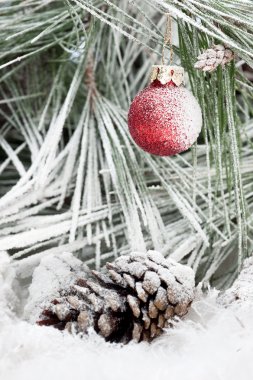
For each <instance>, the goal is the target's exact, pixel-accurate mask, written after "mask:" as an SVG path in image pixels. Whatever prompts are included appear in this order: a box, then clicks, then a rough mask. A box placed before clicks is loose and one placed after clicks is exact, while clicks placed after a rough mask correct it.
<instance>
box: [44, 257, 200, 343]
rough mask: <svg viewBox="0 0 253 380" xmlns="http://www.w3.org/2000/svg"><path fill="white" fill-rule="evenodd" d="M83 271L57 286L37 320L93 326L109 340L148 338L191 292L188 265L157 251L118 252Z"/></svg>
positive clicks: (183, 308)
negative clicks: (100, 266)
mask: <svg viewBox="0 0 253 380" xmlns="http://www.w3.org/2000/svg"><path fill="white" fill-rule="evenodd" d="M85 277H86V278H83V279H79V280H78V281H77V282H76V283H75V284H73V285H71V286H70V288H69V289H64V290H62V291H61V292H60V297H59V298H57V299H54V300H53V301H52V302H51V303H50V304H49V305H48V307H47V308H46V309H45V310H44V311H43V313H42V315H41V319H40V320H39V321H38V322H37V323H38V324H39V325H47V326H50V325H51V326H54V327H56V328H58V329H60V330H64V329H67V330H69V331H70V332H76V333H86V332H87V330H88V329H89V327H93V328H94V330H95V331H96V332H97V333H99V334H100V335H102V336H103V337H104V338H105V339H106V340H108V341H111V342H122V343H127V342H129V341H130V340H131V339H134V340H136V341H138V342H139V341H141V340H146V341H151V340H152V339H153V338H155V337H157V336H159V335H160V334H161V332H162V330H163V328H165V327H169V326H170V322H171V320H172V318H173V317H174V316H179V317H181V316H183V315H185V314H186V313H187V311H188V308H189V306H190V304H191V302H192V300H193V297H194V274H193V271H192V269H191V268H189V267H187V266H184V265H181V264H178V263H176V262H174V261H173V260H171V259H165V258H164V257H163V256H162V255H161V254H160V253H159V252H156V251H148V253H147V254H144V253H137V252H135V253H132V254H130V255H129V256H121V257H119V258H117V259H116V260H115V261H114V263H107V264H106V271H105V273H102V272H97V271H90V273H89V275H88V277H87V276H86V274H85Z"/></svg>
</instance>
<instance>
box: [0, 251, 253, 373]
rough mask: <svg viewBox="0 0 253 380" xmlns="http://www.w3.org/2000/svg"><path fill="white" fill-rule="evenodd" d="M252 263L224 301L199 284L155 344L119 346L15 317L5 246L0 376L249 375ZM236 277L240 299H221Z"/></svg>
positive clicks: (252, 368)
mask: <svg viewBox="0 0 253 380" xmlns="http://www.w3.org/2000/svg"><path fill="white" fill-rule="evenodd" d="M65 255H66V254H65ZM69 258H70V256H69ZM249 260H250V259H249ZM44 264H45V262H44ZM44 264H43V265H44ZM58 264H59V261H58ZM252 264H253V262H252V261H251V262H250V261H249V262H246V265H245V269H244V272H243V273H242V275H241V279H239V280H237V283H235V286H234V288H232V290H229V291H227V292H225V294H223V295H222V297H221V299H220V300H221V301H220V302H219V303H218V302H217V297H218V291H216V290H214V289H211V290H210V291H209V293H208V294H207V295H204V294H202V292H201V290H200V288H198V290H197V296H196V299H195V301H194V302H193V304H192V308H191V311H190V313H189V314H188V315H187V316H186V317H185V318H184V320H182V321H179V322H178V323H177V324H175V327H174V328H173V329H169V330H168V331H167V332H166V333H165V334H164V335H163V336H162V337H161V338H159V339H157V340H155V341H154V342H153V343H152V344H147V343H140V344H136V343H130V344H128V345H126V346H121V345H116V344H109V343H106V342H104V340H103V339H102V338H100V337H99V336H97V335H96V334H95V333H93V332H92V331H91V332H90V335H89V336H87V337H85V338H84V339H81V338H79V337H78V336H71V335H69V334H68V333H66V332H65V333H61V332H60V331H58V330H55V329H53V328H48V327H39V326H36V325H33V324H30V323H29V322H27V321H25V320H24V317H21V316H20V317H18V316H17V314H16V312H15V310H16V308H17V299H16V298H17V297H16V296H15V294H14V292H13V286H14V285H13V284H14V278H15V270H16V263H15V265H14V263H13V262H12V261H11V260H10V258H9V257H8V256H7V254H5V253H3V252H1V253H0V378H1V379H2V380H17V379H19V380H35V379H36V380H42V379H43V380H44V379H49V380H69V379H74V378H76V379H79V378H80V379H81V378H82V379H89V380H116V379H117V380H126V379H138V380H142V379H143V380H144V379H145V380H169V379H176V380H226V379H229V380H238V378H241V379H243V380H251V379H252V372H253V362H252V352H253V324H252V320H253V297H252V291H251V286H250V285H251V282H252V276H251V275H252V267H251V266H252ZM60 267H61V265H59V270H60ZM249 268H251V269H249ZM54 269H55V268H54ZM34 276H36V272H35V273H34ZM239 281H241V284H242V285H243V290H242V294H243V296H242V298H241V301H240V302H238V299H237V298H238V297H236V300H235V302H232V306H231V305H230V303H229V302H223V301H224V299H226V300H228V299H230V298H229V297H230V294H231V292H232V293H233V294H235V293H234V292H235V291H237V293H238V292H239V293H240V291H239ZM34 284H35V283H34ZM54 284H55V283H54ZM54 284H53V286H52V288H55V286H54ZM233 289H234V290H233ZM247 289H248V290H247ZM34 292H35V289H34ZM37 293H39V291H37V292H35V294H37ZM223 303H224V304H226V306H223Z"/></svg>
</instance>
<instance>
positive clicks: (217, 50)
mask: <svg viewBox="0 0 253 380" xmlns="http://www.w3.org/2000/svg"><path fill="white" fill-rule="evenodd" d="M233 59H234V53H233V52H232V50H230V49H228V48H226V47H225V46H223V45H212V47H211V48H210V49H207V50H205V51H204V52H203V53H202V54H200V55H199V56H198V60H197V62H196V63H195V65H194V67H195V69H199V70H202V71H208V72H212V71H214V70H216V69H217V67H218V66H219V65H222V66H225V65H226V64H227V63H229V62H230V61H232V60H233Z"/></svg>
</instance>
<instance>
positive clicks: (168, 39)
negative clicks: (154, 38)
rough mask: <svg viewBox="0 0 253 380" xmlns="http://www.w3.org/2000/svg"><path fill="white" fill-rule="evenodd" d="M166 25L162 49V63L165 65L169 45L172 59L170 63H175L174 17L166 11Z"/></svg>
mask: <svg viewBox="0 0 253 380" xmlns="http://www.w3.org/2000/svg"><path fill="white" fill-rule="evenodd" d="M166 16H167V20H166V27H165V33H164V41H163V49H162V65H165V49H166V47H167V46H169V47H170V60H169V64H170V65H172V64H173V55H174V52H173V46H172V17H171V14H170V13H166Z"/></svg>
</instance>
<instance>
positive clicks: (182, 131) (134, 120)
mask: <svg viewBox="0 0 253 380" xmlns="http://www.w3.org/2000/svg"><path fill="white" fill-rule="evenodd" d="M168 45H169V47H170V59H169V65H166V64H165V51H166V47H167V46H168ZM173 56H174V54H173V45H172V17H171V15H170V14H167V22H166V30H165V35H164V43H163V49H162V60H161V65H154V66H153V67H152V73H151V83H150V84H149V86H148V87H146V88H145V89H144V90H142V91H141V92H140V93H139V94H138V95H137V96H136V97H135V98H134V100H133V101H132V103H131V105H130V109H129V113H128V126H129V131H130V134H131V136H132V138H133V140H134V141H135V143H136V144H137V145H138V146H139V147H140V148H142V149H143V150H144V151H146V152H148V153H151V154H154V155H158V156H172V155H175V154H177V153H181V152H184V151H186V150H187V149H189V148H190V147H191V146H192V145H193V144H194V142H195V141H196V140H197V138H198V135H199V133H200V131H201V127H202V114H201V109H200V106H199V104H198V102H197V100H196V98H195V97H194V96H193V94H192V93H191V92H190V91H189V90H188V89H187V88H186V87H185V86H184V69H183V67H181V66H177V65H174V64H173Z"/></svg>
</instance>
